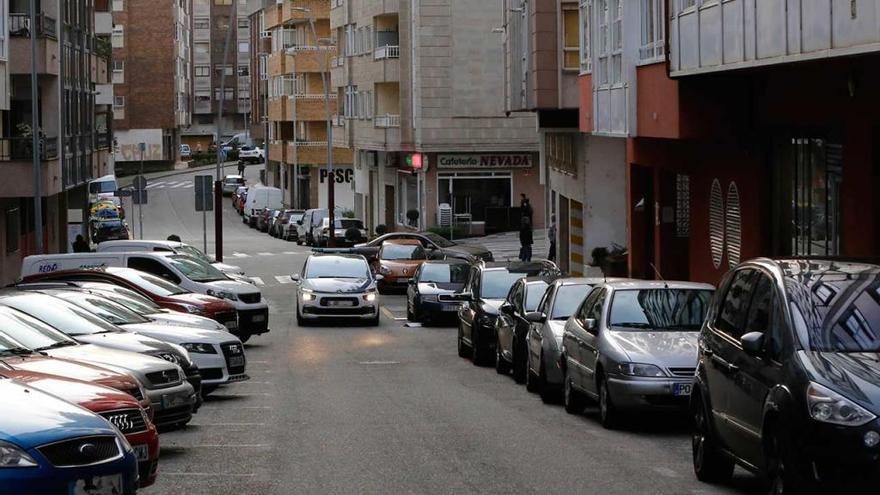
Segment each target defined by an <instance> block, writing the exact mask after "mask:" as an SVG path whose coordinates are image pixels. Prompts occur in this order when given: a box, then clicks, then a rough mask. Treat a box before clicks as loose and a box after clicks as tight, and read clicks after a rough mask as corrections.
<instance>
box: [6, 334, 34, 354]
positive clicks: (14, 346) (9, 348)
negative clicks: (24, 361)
mask: <svg viewBox="0 0 880 495" xmlns="http://www.w3.org/2000/svg"><path fill="white" fill-rule="evenodd" d="M27 354H31V350H30V349H28V348H27V347H25V346H23V345H22V344H20V343H18V342H16V341H14V340H12V339H11V338H10V337H9V336H8V335H6V334H5V333H3V330H2V329H0V356H18V355H27Z"/></svg>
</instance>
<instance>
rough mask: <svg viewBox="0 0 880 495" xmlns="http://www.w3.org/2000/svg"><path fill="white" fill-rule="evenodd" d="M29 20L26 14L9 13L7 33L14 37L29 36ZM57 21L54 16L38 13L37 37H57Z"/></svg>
mask: <svg viewBox="0 0 880 495" xmlns="http://www.w3.org/2000/svg"><path fill="white" fill-rule="evenodd" d="M30 25H31V20H30V17H29V15H28V14H21V13H10V14H9V35H10V36H13V37H16V36H20V37H24V38H30V37H31V35H30V32H31V29H30ZM57 25H58V23H57V22H56V21H55V19H54V18H52V17H49V16H47V15H46V14H43V13H40V14H39V15H38V16H37V37H39V38H51V39H53V40H57V39H58V31H57V29H58V27H57Z"/></svg>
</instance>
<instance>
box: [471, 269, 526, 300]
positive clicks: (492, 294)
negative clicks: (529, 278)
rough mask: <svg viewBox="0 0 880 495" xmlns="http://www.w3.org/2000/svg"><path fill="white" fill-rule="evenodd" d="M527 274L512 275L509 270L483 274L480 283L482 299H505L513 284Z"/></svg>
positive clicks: (491, 271) (490, 271)
mask: <svg viewBox="0 0 880 495" xmlns="http://www.w3.org/2000/svg"><path fill="white" fill-rule="evenodd" d="M524 276H525V274H522V273H512V272H509V271H507V270H489V271H485V272H483V278H482V279H481V281H480V294H479V295H480V297H482V298H484V299H504V298H505V297H507V293H508V292H510V288H511V287H513V284H514V283H515V282H516V281H517V280H519V279H521V278H523V277H524Z"/></svg>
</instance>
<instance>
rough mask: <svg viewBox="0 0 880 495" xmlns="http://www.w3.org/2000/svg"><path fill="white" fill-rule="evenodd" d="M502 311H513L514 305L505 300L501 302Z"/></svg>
mask: <svg viewBox="0 0 880 495" xmlns="http://www.w3.org/2000/svg"><path fill="white" fill-rule="evenodd" d="M498 309H499V310H500V311H501V312H502V313H508V314H510V313H513V305H512V304H510V303H509V302H504V303H502V304H501V307H500V308H498Z"/></svg>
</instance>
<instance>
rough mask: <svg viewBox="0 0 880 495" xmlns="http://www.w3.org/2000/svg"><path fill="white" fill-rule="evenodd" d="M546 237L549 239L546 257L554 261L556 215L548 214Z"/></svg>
mask: <svg viewBox="0 0 880 495" xmlns="http://www.w3.org/2000/svg"><path fill="white" fill-rule="evenodd" d="M547 239H549V241H550V252H549V253H547V259H548V260H550V261H553V262H555V261H556V215H550V228H549V229H547Z"/></svg>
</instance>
